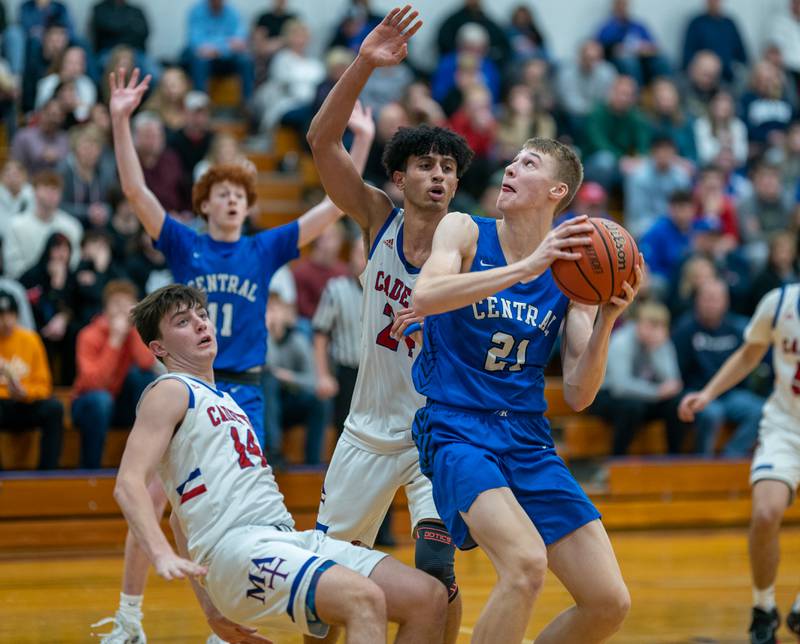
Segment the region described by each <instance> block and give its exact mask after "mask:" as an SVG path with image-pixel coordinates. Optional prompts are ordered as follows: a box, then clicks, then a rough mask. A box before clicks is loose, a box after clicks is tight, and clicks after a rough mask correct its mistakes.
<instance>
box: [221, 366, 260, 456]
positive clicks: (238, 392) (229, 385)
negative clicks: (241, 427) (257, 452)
mask: <svg viewBox="0 0 800 644" xmlns="http://www.w3.org/2000/svg"><path fill="white" fill-rule="evenodd" d="M217 387H218V388H219V389H220V390H221V391H224V392H226V393H228V394H230V397H231V398H233V399H234V400H235V401H236V404H237V405H239V407H241V408H242V411H243V412H244V413H245V414H247V417H248V418H249V419H250V424H251V425H252V426H253V432H254V433H255V435H256V438H258V444H259V445H260V446H261V448H262V449H265V447H264V446H265V445H266V443H265V442H264V439H265V436H264V390H263V389H261V387H260V386H259V385H241V384H237V383H235V382H225V381H220V382H218V383H217Z"/></svg>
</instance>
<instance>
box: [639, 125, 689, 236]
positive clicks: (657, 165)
mask: <svg viewBox="0 0 800 644" xmlns="http://www.w3.org/2000/svg"><path fill="white" fill-rule="evenodd" d="M691 185H692V177H691V174H690V173H689V171H688V170H687V169H686V162H685V161H683V160H682V159H681V158H680V157H679V156H678V152H677V150H676V148H675V142H674V141H673V140H672V139H670V138H667V137H663V136H662V137H658V138H654V139H653V140H652V142H651V143H650V154H649V155H648V156H647V157H646V158H645V159H644V160H643V161H642V162H641V163H640V164H639V165H638V166H636V169H635V170H634V171H633V172H632V173H631V174H629V175H627V176H626V177H625V227H626V228H627V229H628V230H629V231H630V232H631V234H632V235H633V236H634V237H639V236H640V235H642V233H644V231H646V230H647V229H648V228H649V227H650V226H651V225H652V223H653V222H654V221H655V219H656V217H658V216H659V215H663V214H664V213H665V212H666V211H667V204H668V202H669V196H670V195H671V194H672V193H673V192H675V191H676V190H688V189H689V188H690V187H691Z"/></svg>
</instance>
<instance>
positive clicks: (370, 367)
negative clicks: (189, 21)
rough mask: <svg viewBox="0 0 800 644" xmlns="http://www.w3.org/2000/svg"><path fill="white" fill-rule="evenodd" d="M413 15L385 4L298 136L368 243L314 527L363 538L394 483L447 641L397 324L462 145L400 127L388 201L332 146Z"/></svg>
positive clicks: (393, 57)
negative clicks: (432, 580) (346, 394)
mask: <svg viewBox="0 0 800 644" xmlns="http://www.w3.org/2000/svg"><path fill="white" fill-rule="evenodd" d="M415 17H416V12H410V7H406V8H405V9H404V10H402V11H400V10H397V9H395V10H394V11H392V12H390V13H389V15H387V16H386V18H385V19H384V20H383V22H382V23H381V24H379V25H378V26H377V27H376V28H375V29H374V30H373V31H372V32H371V33H370V34H369V35H368V36H367V38H366V39H365V40H364V42H363V43H362V45H361V47H360V49H359V53H358V56H357V57H356V59H355V61H354V62H353V64H352V65H350V67H349V68H348V69H347V70H346V71H345V73H344V74H343V75H342V77H341V78H340V79H339V81H338V82H337V83H336V85H335V86H334V87H333V89H332V90H331V92H330V94H328V96H327V98H326V99H325V102H324V103H323V105H322V107H321V108H320V110H319V112H318V113H317V115H316V116H315V118H314V120H313V122H312V124H311V128H310V129H309V134H308V138H309V142H310V144H311V148H312V151H313V152H314V160H315V161H316V164H317V169H318V171H319V175H320V177H321V179H322V182H323V185H324V186H325V189H326V191H327V192H328V194H329V195H330V196H331V199H333V201H334V202H335V203H336V204H337V205H338V206H340V207H341V208H342V209H343V210H344V211H345V212H347V213H348V214H349V215H350V216H352V217H353V218H354V219H355V220H356V221H357V222H358V224H359V225H360V226H361V228H362V229H363V230H364V238H365V240H366V241H367V244H368V246H367V247H368V248H369V249H370V250H369V258H368V261H367V267H366V269H365V271H364V273H363V274H362V276H361V279H362V281H363V284H364V293H363V300H362V309H361V310H362V338H361V358H360V361H359V367H358V377H357V380H356V384H355V388H354V392H353V399H352V402H351V405H350V413H349V414H348V416H347V419H346V420H345V424H344V431H343V433H342V436H341V437H340V439H339V442H338V443H337V445H336V450H335V451H334V454H333V458H332V460H331V464H330V466H329V468H328V471H327V474H326V476H325V482H324V485H323V492H322V499H321V501H320V507H319V515H318V517H317V527H318V528H319V529H320V530H323V531H325V532H326V533H327V534H328V535H329V536H332V537H334V538H338V539H342V540H344V541H351V542H352V541H357V542H359V543H361V544H362V545H364V546H367V547H372V546H373V545H374V543H375V537H376V534H377V531H378V527H379V526H380V524H381V521H382V519H383V517H384V516H385V514H386V510H387V508H388V507H389V505H390V504H391V502H392V499H393V498H394V496H395V493H396V492H397V490H398V488H400V487H402V488H404V490H405V493H406V496H407V498H408V505H409V514H410V516H411V526H410V527H411V533H412V537H413V538H414V540H415V545H416V547H415V550H416V552H415V563H416V566H417V568H419V569H420V570H424V571H425V572H427V573H429V574H430V575H432V576H434V577H436V578H437V579H439V580H440V581H441V582H442V583H443V584H444V585H445V587H446V588H447V589H448V592H449V597H450V604H449V609H448V615H447V628H446V636H445V642H447V643H448V644H449V643H451V642H455V640H456V638H457V637H458V630H459V623H460V619H461V597H460V595H459V593H458V586H457V584H456V578H455V570H454V563H453V562H454V557H455V547H454V546H453V544H452V540H451V538H450V535H448V534H447V531H446V530H445V529H444V526H443V525H442V521H441V518H440V517H439V514H438V513H437V512H436V507H435V505H434V503H433V492H432V489H431V483H430V481H429V480H428V479H427V478H426V477H425V476H424V475H423V474H422V472H420V469H419V463H418V460H419V456H418V453H417V450H416V447H415V446H414V442H413V440H412V438H411V423H412V421H413V418H414V412H415V411H416V410H417V409H418V408H419V407H420V406H421V405H423V404H424V398H422V397H421V396H420V395H419V394H418V393H417V392H416V391H415V390H414V385H413V383H412V380H411V365H412V363H413V361H414V359H415V358H416V357H417V355H418V353H419V345H418V343H417V342H416V341H415V340H414V339H413V338H412V337H404V336H403V335H402V332H403V330H404V329H405V328H406V327H407V326H408V325H409V324H410V323H412V322H414V321H415V320H416V319H417V318H416V316H415V314H414V312H413V311H412V310H410V296H411V289H412V288H413V286H414V283H415V281H416V279H417V276H418V274H419V270H420V267H421V266H422V264H423V263H424V262H425V260H426V259H427V258H428V255H429V254H430V249H431V241H432V239H433V233H434V230H435V229H436V225H437V224H438V223H439V221H441V219H442V217H444V216H445V215H446V214H447V210H448V207H449V204H450V200H451V199H452V198H453V195H454V194H455V191H456V187H457V185H458V178H459V177H460V176H461V175H462V173H463V172H464V171H466V169H467V166H468V165H469V162H470V160H471V158H472V152H471V151H470V149H469V147H468V146H467V144H466V142H465V141H464V140H463V139H462V138H461V137H460V136H458V135H456V134H455V133H453V132H451V131H449V130H445V129H442V128H432V127H419V128H400V130H399V131H398V132H397V133H396V134H395V135H394V136H393V137H392V139H391V140H390V141H389V142H388V143H387V145H386V148H385V150H384V155H383V162H384V166H385V167H386V170H387V173H388V175H389V177H390V179H391V180H392V182H393V183H394V184H395V185H396V186H397V187H398V188H399V189H400V190H401V191H402V192H403V202H404V207H403V208H402V209H401V208H394V207H393V204H392V202H391V200H390V199H389V197H388V196H387V195H386V193H384V192H383V191H381V190H378V189H376V188H374V187H372V186H369V185H367V184H365V183H364V181H363V180H362V179H361V176H360V173H359V172H358V171H357V170H356V169H355V168H354V167H353V162H352V160H351V159H350V157H349V156H348V154H347V151H346V150H345V149H344V146H343V144H342V134H343V132H344V128H345V125H346V123H347V115H348V113H349V112H350V110H351V109H352V107H353V104H354V103H355V101H356V98H357V97H358V95H359V93H360V92H361V90H362V88H363V87H364V84H365V83H366V82H367V79H368V78H369V77H370V74H371V73H372V72H373V71H374V70H375V68H376V67H380V66H384V65H394V64H397V63H399V62H400V61H401V60H402V58H403V57H404V56H405V51H406V42H407V41H408V39H409V38H410V37H411V36H412V35H413V33H414V32H415V31H416V30H417V29H418V28H419V24H420V23H416V25H415V24H414V18H415ZM334 638H335V637H331V639H329V640H328V641H331V640H333V639H334Z"/></svg>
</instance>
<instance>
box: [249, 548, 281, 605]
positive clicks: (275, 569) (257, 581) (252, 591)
mask: <svg viewBox="0 0 800 644" xmlns="http://www.w3.org/2000/svg"><path fill="white" fill-rule="evenodd" d="M251 561H252V562H253V567H254V568H255V573H253V572H251V573H249V574H248V576H247V578H248V581H249V582H250V587H249V588H248V589H247V596H248V597H252V598H253V599H255V600H257V601H260V602H261V603H262V604H263V603H264V593H265V592H266V589H267V588H269V590H275V583H276V582H275V578H276V577H277V578H278V580H279V581H286V578H287V577H288V576H289V573H288V572H281V571H280V567H281V565H282V564H284V563H286V559H283V558H282V557H265V558H263V559H251ZM273 562H274V565H271V564H273ZM267 576H269V581H267Z"/></svg>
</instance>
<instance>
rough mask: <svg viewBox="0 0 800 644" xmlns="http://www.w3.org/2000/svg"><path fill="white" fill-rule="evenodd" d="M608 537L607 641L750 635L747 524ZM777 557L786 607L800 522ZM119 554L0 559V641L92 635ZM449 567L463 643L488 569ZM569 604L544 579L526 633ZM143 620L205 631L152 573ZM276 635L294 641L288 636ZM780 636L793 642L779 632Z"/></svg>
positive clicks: (189, 635)
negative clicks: (459, 600) (612, 588)
mask: <svg viewBox="0 0 800 644" xmlns="http://www.w3.org/2000/svg"><path fill="white" fill-rule="evenodd" d="M611 538H612V541H613V543H614V546H615V549H616V551H617V555H618V557H619V559H620V562H621V565H622V570H623V573H624V575H625V578H626V580H627V582H628V585H629V587H630V590H631V594H632V597H633V609H632V610H631V613H630V615H629V617H628V620H627V622H626V623H625V626H624V627H623V629H622V631H621V632H620V633H619V634H618V635H617V636H616V637H614V638H613V639H612V640H611V641H612V642H617V643H620V644H622V643H625V644H648V643H658V644H677V643H679V642H681V643H683V642H687V643H688V642H694V643H700V642H703V643H705V644H710V643H712V642H716V643H720V644H722V643H725V644H733V643H738V642H742V643H744V642H746V641H747V638H746V633H745V631H746V628H747V625H748V620H749V615H748V612H749V605H750V581H749V574H748V565H747V541H746V532H745V530H744V529H735V530H734V529H730V530H708V531H705V530H704V531H698V530H692V531H680V530H674V531H659V532H649V531H648V532H617V533H612V535H611ZM393 554H395V555H396V556H398V557H399V558H400V559H402V560H403V561H405V562H406V563H408V562H410V561H411V560H412V558H413V552H412V550H411V548H410V547H403V548H398V549H396V550H395V551H394V553H393ZM782 557H783V558H782V564H781V571H780V575H779V579H778V587H777V596H778V602H779V607H780V608H781V611H782V613H784V614H785V612H786V610H787V609H788V606H789V604H790V603H791V601H792V599H793V598H794V594H795V593H796V592H797V591H798V590H799V589H800V528H798V527H790V528H786V529H785V530H784V531H783V534H782ZM121 562H122V558H121V556H120V554H119V553H110V554H103V555H98V556H89V557H87V556H68V555H60V554H57V553H52V554H41V553H36V554H34V555H31V556H30V558H25V557H22V556H18V555H17V556H15V557H14V558H13V559H12V558H4V559H2V560H0V642H2V643H3V644H5V643H8V644H11V643H14V644H22V643H34V642H36V643H39V642H48V643H51V642H53V643H56V642H57V643H64V644H67V643H70V644H71V643H75V642H90V641H95V642H97V641H98V640H97V639H93V638H90V635H89V632H90V628H89V625H90V624H91V623H92V622H94V621H97V620H99V619H101V618H102V617H106V616H109V615H111V614H112V613H113V612H114V610H115V608H116V603H117V599H118V591H119V576H120V567H121ZM456 569H457V571H458V579H459V583H460V586H461V592H462V593H463V598H464V619H463V626H462V636H461V638H460V639H459V642H468V641H469V634H470V632H471V631H470V627H471V626H472V625H473V624H474V623H475V620H476V618H477V616H478V613H479V611H480V609H481V607H482V605H483V603H484V601H485V600H486V597H487V595H488V593H489V591H490V589H491V586H492V583H493V581H494V575H493V572H492V570H491V567H490V565H489V562H488V560H487V559H486V557H485V556H484V555H483V554H482V553H481V552H478V551H476V550H473V551H471V552H467V553H459V555H458V559H457V561H456ZM568 605H569V597H568V595H567V594H566V592H565V591H564V590H563V589H562V588H561V586H560V585H559V583H558V581H557V580H556V579H555V578H554V577H552V576H551V577H549V578H548V581H547V584H546V587H545V590H544V592H543V595H542V597H541V598H540V600H539V602H538V604H537V606H536V608H535V610H534V617H533V619H532V620H531V624H530V627H529V629H528V632H527V637H528V638H529V640H527V641H532V640H533V638H534V637H535V635H536V633H537V632H538V631H539V630H540V629H541V627H542V626H543V625H544V624H545V623H546V622H547V621H548V620H549V619H550V618H551V617H552V616H553V615H555V614H556V613H557V612H558V611H560V610H562V609H563V608H565V607H566V606H568ZM144 623H145V627H146V631H147V635H148V641H149V642H152V643H159V642H163V643H166V642H175V643H178V642H180V643H183V642H185V643H192V644H195V643H197V644H202V643H203V642H205V637H206V635H207V634H208V633H209V631H208V629H207V627H206V626H205V623H204V621H203V619H202V615H201V612H200V610H199V608H198V607H197V606H196V604H195V601H194V596H193V595H192V593H191V590H190V589H189V587H188V585H187V584H186V583H185V582H179V581H178V582H170V583H167V582H164V581H162V580H161V579H158V578H155V577H151V580H150V585H149V587H148V589H147V594H146V597H145V622H144ZM272 635H273V636H274V635H275V634H274V633H273V634H272ZM273 640H274V641H275V642H276V644H284V643H289V642H299V641H300V639H299V638H295V637H292V636H288V637H280V636H274V637H273ZM781 641H782V642H791V641H794V640H793V639H792V638H791V637H790V634H789V633H788V632H784V633H783V638H782V640H781Z"/></svg>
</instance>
